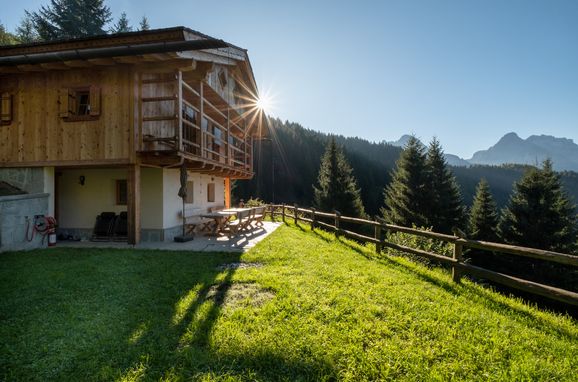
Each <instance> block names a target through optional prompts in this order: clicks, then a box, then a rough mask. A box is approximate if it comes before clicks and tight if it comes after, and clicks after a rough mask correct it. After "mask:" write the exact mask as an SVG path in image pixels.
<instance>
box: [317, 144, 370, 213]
mask: <svg viewBox="0 0 578 382" xmlns="http://www.w3.org/2000/svg"><path fill="white" fill-rule="evenodd" d="M313 188H314V192H315V207H316V208H319V209H320V210H322V211H329V212H331V211H333V210H337V211H339V212H340V213H341V214H342V215H344V216H353V217H363V216H365V210H364V208H363V203H362V201H361V195H360V190H359V188H358V187H357V181H356V179H355V176H354V175H353V169H352V168H351V166H350V165H349V163H348V162H347V159H346V158H345V154H344V152H343V149H342V148H341V147H339V146H338V145H337V143H335V139H334V138H331V140H330V141H329V143H328V144H327V147H326V149H325V153H324V154H323V157H322V159H321V166H320V168H319V175H318V178H317V185H316V186H313Z"/></svg>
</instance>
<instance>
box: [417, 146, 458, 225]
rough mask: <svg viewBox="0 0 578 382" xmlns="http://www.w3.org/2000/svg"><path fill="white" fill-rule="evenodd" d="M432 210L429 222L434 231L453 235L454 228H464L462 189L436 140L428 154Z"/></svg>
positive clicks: (430, 209)
mask: <svg viewBox="0 0 578 382" xmlns="http://www.w3.org/2000/svg"><path fill="white" fill-rule="evenodd" d="M426 165H427V169H428V171H429V185H430V187H429V190H430V196H431V200H430V208H429V209H428V220H429V222H430V225H431V226H432V228H433V230H434V231H438V232H443V233H451V232H452V228H453V227H457V228H463V226H464V220H465V208H464V205H463V202H462V196H461V193H460V188H459V186H458V184H457V182H456V179H455V177H454V175H453V174H452V173H451V171H450V169H449V168H448V164H447V162H446V159H445V156H444V152H443V149H442V147H441V145H440V142H439V141H438V140H437V139H436V138H434V139H433V140H432V141H431V143H430V145H429V149H428V152H427V160H426Z"/></svg>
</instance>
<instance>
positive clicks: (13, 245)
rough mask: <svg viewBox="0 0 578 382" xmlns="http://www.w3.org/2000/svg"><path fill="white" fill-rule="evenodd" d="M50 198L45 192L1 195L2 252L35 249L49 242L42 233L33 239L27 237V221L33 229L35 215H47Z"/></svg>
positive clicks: (0, 250)
mask: <svg viewBox="0 0 578 382" xmlns="http://www.w3.org/2000/svg"><path fill="white" fill-rule="evenodd" d="M48 200H49V195H48V194H44V193H40V194H24V195H11V196H0V252H2V251H15V250H22V249H35V248H41V247H45V246H46V245H47V244H48V243H47V241H48V238H46V239H45V240H44V241H43V240H42V239H43V238H42V236H41V235H35V236H34V239H33V240H32V241H28V240H27V239H26V228H27V221H29V222H30V224H29V225H28V227H29V229H30V230H31V229H32V225H33V224H34V215H47V214H48V205H49V203H48ZM31 233H32V232H31V231H30V234H31Z"/></svg>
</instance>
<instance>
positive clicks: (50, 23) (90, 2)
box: [30, 0, 111, 41]
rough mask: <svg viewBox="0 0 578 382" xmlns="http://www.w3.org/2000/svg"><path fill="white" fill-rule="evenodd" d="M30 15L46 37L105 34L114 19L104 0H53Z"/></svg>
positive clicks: (38, 29)
mask: <svg viewBox="0 0 578 382" xmlns="http://www.w3.org/2000/svg"><path fill="white" fill-rule="evenodd" d="M30 16H31V19H32V22H33V23H34V28H35V30H36V32H37V33H38V35H39V37H40V39H41V40H46V41H49V40H55V39H67V38H77V37H86V36H94V35H99V34H105V33H106V31H105V26H106V24H108V23H109V22H110V21H111V12H110V8H109V7H108V6H106V5H104V0H51V1H50V4H49V5H48V6H44V5H43V6H41V7H40V9H39V10H38V11H37V12H30Z"/></svg>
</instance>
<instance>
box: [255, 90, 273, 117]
mask: <svg viewBox="0 0 578 382" xmlns="http://www.w3.org/2000/svg"><path fill="white" fill-rule="evenodd" d="M255 106H257V109H259V110H261V111H263V112H265V113H267V112H269V111H270V109H271V98H269V96H267V95H266V94H261V95H260V96H259V98H257V102H256V103H255Z"/></svg>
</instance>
